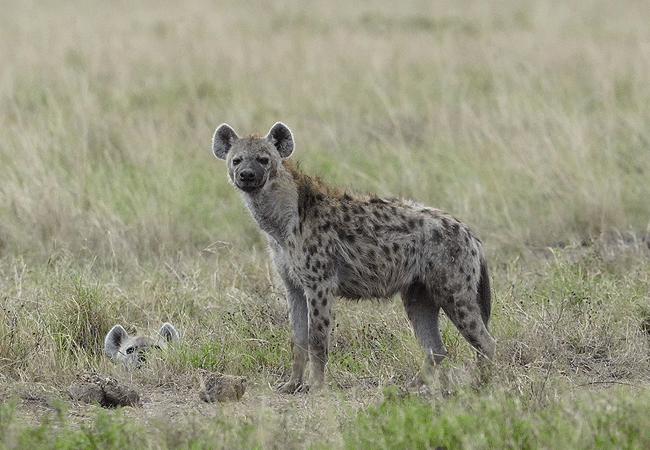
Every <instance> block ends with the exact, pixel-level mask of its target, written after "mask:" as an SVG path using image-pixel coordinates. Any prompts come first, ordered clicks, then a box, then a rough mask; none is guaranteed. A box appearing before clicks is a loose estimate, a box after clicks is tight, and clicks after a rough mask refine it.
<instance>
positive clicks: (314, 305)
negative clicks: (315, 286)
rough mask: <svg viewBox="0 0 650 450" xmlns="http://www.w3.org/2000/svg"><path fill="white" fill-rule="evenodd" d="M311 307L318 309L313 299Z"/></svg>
mask: <svg viewBox="0 0 650 450" xmlns="http://www.w3.org/2000/svg"><path fill="white" fill-rule="evenodd" d="M311 306H312V307H314V308H315V307H316V300H313V299H312V301H311Z"/></svg>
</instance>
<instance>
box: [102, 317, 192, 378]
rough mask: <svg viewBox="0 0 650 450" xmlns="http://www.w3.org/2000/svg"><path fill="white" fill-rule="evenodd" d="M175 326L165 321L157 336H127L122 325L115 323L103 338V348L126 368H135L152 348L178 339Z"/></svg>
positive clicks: (161, 347) (145, 358)
mask: <svg viewBox="0 0 650 450" xmlns="http://www.w3.org/2000/svg"><path fill="white" fill-rule="evenodd" d="M179 339H180V338H179V335H178V331H176V328H174V326H173V325H172V324H170V323H168V322H165V323H164V324H163V326H162V328H161V329H160V330H159V331H158V335H157V336H153V337H149V336H129V334H128V333H127V332H126V330H125V329H124V328H123V327H122V325H120V324H117V325H115V326H114V327H113V328H111V331H109V332H108V334H107V335H106V338H105V339H104V350H105V351H106V354H107V355H108V356H109V357H110V358H111V359H113V360H115V361H119V362H121V363H122V364H124V365H125V366H126V367H127V368H128V369H137V368H138V367H140V366H141V365H142V363H144V362H145V361H146V360H147V353H148V352H150V351H151V350H152V349H163V348H165V347H166V346H167V344H168V343H170V342H176V341H178V340H179Z"/></svg>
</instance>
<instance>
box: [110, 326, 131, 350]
mask: <svg viewBox="0 0 650 450" xmlns="http://www.w3.org/2000/svg"><path fill="white" fill-rule="evenodd" d="M128 338H129V333H127V332H126V330H125V329H124V328H123V327H122V325H120V324H117V325H115V326H114V327H113V328H111V331H109V332H108V334H107V335H106V338H105V339H104V351H106V354H107V355H108V356H110V357H111V358H115V356H117V353H118V352H119V351H120V347H121V346H122V343H123V342H124V341H126V340H127V339H128Z"/></svg>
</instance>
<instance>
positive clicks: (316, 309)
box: [313, 308, 320, 317]
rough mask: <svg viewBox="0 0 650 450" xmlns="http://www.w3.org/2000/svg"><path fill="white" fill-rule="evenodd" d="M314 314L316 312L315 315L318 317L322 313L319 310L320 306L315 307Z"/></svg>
mask: <svg viewBox="0 0 650 450" xmlns="http://www.w3.org/2000/svg"><path fill="white" fill-rule="evenodd" d="M313 314H314V317H317V316H318V314H320V312H319V311H318V308H314V312H313Z"/></svg>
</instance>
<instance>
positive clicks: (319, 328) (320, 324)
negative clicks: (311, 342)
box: [317, 323, 323, 332]
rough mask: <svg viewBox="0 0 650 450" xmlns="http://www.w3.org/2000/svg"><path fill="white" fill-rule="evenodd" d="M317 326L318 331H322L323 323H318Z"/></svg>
mask: <svg viewBox="0 0 650 450" xmlns="http://www.w3.org/2000/svg"><path fill="white" fill-rule="evenodd" d="M317 328H318V331H320V332H322V331H323V324H322V323H319V324H318V327H317Z"/></svg>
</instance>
